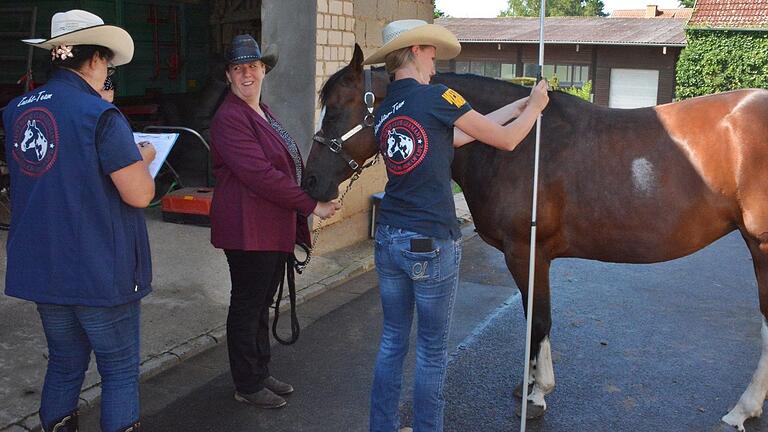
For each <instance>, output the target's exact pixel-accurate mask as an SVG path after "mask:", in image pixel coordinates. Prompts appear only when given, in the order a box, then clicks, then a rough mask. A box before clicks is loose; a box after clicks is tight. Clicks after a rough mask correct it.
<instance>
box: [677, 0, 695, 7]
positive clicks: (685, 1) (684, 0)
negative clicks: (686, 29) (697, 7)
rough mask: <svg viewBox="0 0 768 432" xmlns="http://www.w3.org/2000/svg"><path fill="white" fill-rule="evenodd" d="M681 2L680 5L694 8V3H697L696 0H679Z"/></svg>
mask: <svg viewBox="0 0 768 432" xmlns="http://www.w3.org/2000/svg"><path fill="white" fill-rule="evenodd" d="M678 1H679V2H680V7H686V8H692V7H693V4H694V3H696V0H678Z"/></svg>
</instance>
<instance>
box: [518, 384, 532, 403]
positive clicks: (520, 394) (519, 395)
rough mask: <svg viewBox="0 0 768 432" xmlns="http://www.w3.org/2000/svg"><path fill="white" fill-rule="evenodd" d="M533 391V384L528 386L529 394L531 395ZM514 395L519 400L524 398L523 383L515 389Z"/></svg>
mask: <svg viewBox="0 0 768 432" xmlns="http://www.w3.org/2000/svg"><path fill="white" fill-rule="evenodd" d="M531 390H533V384H528V394H531ZM513 394H514V395H515V397H516V398H518V399H522V398H523V383H520V384H518V385H517V387H515V391H514V392H513Z"/></svg>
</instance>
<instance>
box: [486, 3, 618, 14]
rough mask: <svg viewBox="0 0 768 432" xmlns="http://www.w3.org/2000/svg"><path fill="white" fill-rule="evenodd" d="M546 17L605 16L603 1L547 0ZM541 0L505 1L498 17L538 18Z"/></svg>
mask: <svg viewBox="0 0 768 432" xmlns="http://www.w3.org/2000/svg"><path fill="white" fill-rule="evenodd" d="M546 6H547V10H546V14H547V16H606V13H605V12H604V10H603V9H604V8H605V5H604V4H603V0H547V3H546ZM539 8H541V0H507V9H505V10H503V11H501V12H500V13H499V16H500V17H509V16H523V17H535V16H539V10H540V9H539Z"/></svg>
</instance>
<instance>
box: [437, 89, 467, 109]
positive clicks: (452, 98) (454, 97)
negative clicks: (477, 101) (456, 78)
mask: <svg viewBox="0 0 768 432" xmlns="http://www.w3.org/2000/svg"><path fill="white" fill-rule="evenodd" d="M443 99H445V100H447V101H448V103H449V104H451V105H454V106H455V107H456V108H461V107H463V106H464V104H465V103H467V101H465V100H464V98H463V97H462V96H461V95H460V94H458V93H456V92H455V91H453V90H451V89H448V90H446V91H445V93H443Z"/></svg>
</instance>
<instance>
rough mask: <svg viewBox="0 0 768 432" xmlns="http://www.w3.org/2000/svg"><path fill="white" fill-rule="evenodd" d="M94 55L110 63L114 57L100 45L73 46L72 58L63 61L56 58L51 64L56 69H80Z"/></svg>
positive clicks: (112, 53)
mask: <svg viewBox="0 0 768 432" xmlns="http://www.w3.org/2000/svg"><path fill="white" fill-rule="evenodd" d="M55 49H56V48H54V50H55ZM94 54H98V55H99V57H101V58H103V59H107V61H111V60H112V59H113V58H114V57H115V53H114V52H112V50H111V49H109V48H107V47H103V46H101V45H73V46H72V55H73V56H72V57H68V58H66V59H64V60H62V59H61V57H56V58H54V59H53V60H52V63H53V65H54V66H56V67H62V68H68V69H80V68H81V67H82V66H83V65H84V64H85V62H87V61H89V60H90V59H91V58H93V55H94Z"/></svg>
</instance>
